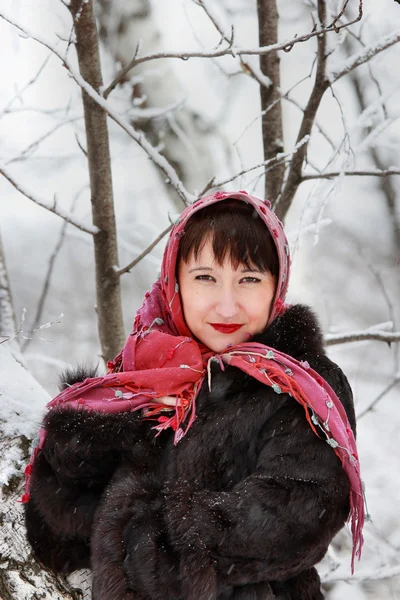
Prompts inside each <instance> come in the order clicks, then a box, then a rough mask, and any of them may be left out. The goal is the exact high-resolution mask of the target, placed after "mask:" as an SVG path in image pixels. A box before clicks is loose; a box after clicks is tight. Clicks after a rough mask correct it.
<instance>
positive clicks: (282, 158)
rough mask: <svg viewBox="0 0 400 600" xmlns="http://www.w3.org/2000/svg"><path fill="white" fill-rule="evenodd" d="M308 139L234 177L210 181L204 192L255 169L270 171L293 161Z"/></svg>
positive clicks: (307, 137)
mask: <svg viewBox="0 0 400 600" xmlns="http://www.w3.org/2000/svg"><path fill="white" fill-rule="evenodd" d="M308 141H309V136H306V137H305V138H304V139H302V140H300V141H299V142H297V144H296V145H295V147H294V148H293V150H292V151H291V152H281V153H279V154H276V156H274V157H273V158H269V159H268V160H264V161H263V162H261V163H259V164H258V165H254V166H253V167H249V168H248V169H243V170H242V171H240V172H239V173H236V174H235V175H233V176H232V177H229V178H228V179H224V180H223V181H215V179H212V180H211V181H210V183H209V184H208V185H207V187H206V188H205V189H204V190H203V192H202V194H204V193H205V192H206V191H208V190H209V189H212V188H220V187H223V186H224V185H226V184H227V183H231V181H234V180H235V179H237V178H238V177H241V176H242V175H246V174H247V173H251V171H255V170H256V169H260V168H261V167H264V173H268V171H272V169H274V168H275V167H276V166H277V165H282V164H285V163H286V162H289V161H291V160H292V158H293V156H294V155H295V154H296V152H298V151H299V149H300V148H301V147H302V146H303V145H304V144H307V142H308Z"/></svg>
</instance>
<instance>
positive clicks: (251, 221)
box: [178, 200, 279, 276]
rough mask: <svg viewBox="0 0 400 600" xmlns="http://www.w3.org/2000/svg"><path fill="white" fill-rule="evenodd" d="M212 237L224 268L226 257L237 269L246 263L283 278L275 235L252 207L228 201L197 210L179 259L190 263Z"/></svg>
mask: <svg viewBox="0 0 400 600" xmlns="http://www.w3.org/2000/svg"><path fill="white" fill-rule="evenodd" d="M209 236H210V237H211V238H212V249H213V253H214V257H215V260H216V261H217V263H218V264H219V265H222V263H223V261H224V259H225V257H226V255H228V256H229V258H230V259H231V261H232V264H233V265H234V267H235V268H237V267H238V265H239V264H244V265H245V266H246V268H254V267H256V268H257V269H259V270H260V271H264V272H270V273H272V275H275V276H278V275H279V260H278V253H277V250H276V246H275V243H274V240H273V238H272V235H271V234H270V232H269V230H268V228H267V226H266V225H265V223H264V222H263V221H262V219H260V217H259V216H258V214H257V212H256V211H255V210H254V208H253V207H252V206H250V205H249V204H246V203H245V202H239V201H237V200H236V201H235V200H226V201H223V202H218V203H216V204H212V205H211V206H208V207H206V208H204V209H202V210H199V211H197V212H196V213H195V214H194V215H193V216H192V217H190V219H189V221H188V222H187V224H186V226H185V231H184V235H183V237H182V240H181V243H180V247H179V254H178V264H179V260H180V259H182V260H183V261H184V262H186V263H187V262H188V260H189V257H190V255H191V253H192V252H194V256H195V258H196V259H197V256H198V254H199V252H200V250H201V249H202V247H203V245H204V243H205V241H206V239H207V238H208V237H209Z"/></svg>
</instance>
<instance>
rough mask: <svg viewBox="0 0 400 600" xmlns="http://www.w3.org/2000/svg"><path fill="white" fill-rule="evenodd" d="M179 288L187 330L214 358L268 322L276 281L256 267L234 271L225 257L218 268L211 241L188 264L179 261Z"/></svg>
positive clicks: (259, 329) (258, 330)
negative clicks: (213, 354) (216, 353)
mask: <svg viewBox="0 0 400 600" xmlns="http://www.w3.org/2000/svg"><path fill="white" fill-rule="evenodd" d="M178 283H179V290H180V295H181V300H182V306H183V313H184V317H185V320H186V324H187V326H188V327H189V329H190V330H191V332H192V333H193V335H194V336H195V337H196V338H197V339H198V340H200V341H201V342H203V344H205V345H206V346H207V347H208V348H210V350H213V351H214V352H221V351H222V350H224V349H225V348H226V347H227V346H228V345H236V344H240V343H242V342H245V341H247V340H248V339H249V338H250V337H252V336H253V335H254V334H256V333H258V332H260V331H262V330H263V329H264V328H265V326H266V324H267V322H268V318H269V314H270V311H271V303H272V300H273V297H274V294H275V286H276V281H275V277H274V276H273V275H271V274H270V273H265V272H262V271H258V270H257V268H256V267H254V269H251V270H249V269H248V268H247V267H246V266H245V265H239V266H238V268H237V269H235V268H234V267H233V265H232V263H231V261H230V258H229V257H227V258H225V260H224V263H223V265H222V266H220V265H219V264H218V263H216V262H215V261H214V255H213V251H212V244H211V240H210V239H208V240H207V241H206V243H205V244H204V246H203V248H202V249H201V250H200V252H199V254H198V256H197V259H195V257H194V253H192V254H191V255H190V257H189V262H188V263H185V262H183V261H182V260H181V261H180V263H179V266H178Z"/></svg>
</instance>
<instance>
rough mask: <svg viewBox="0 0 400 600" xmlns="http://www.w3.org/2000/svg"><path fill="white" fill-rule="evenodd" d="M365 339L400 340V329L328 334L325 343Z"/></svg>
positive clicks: (331, 343) (344, 342)
mask: <svg viewBox="0 0 400 600" xmlns="http://www.w3.org/2000/svg"><path fill="white" fill-rule="evenodd" d="M365 340H375V341H377V342H386V343H387V344H390V343H392V342H400V332H399V331H374V330H371V329H369V330H368V329H367V330H366V331H353V332H350V333H339V334H336V333H335V334H328V335H327V336H325V345H326V346H333V345H336V344H348V343H350V342H363V341H365Z"/></svg>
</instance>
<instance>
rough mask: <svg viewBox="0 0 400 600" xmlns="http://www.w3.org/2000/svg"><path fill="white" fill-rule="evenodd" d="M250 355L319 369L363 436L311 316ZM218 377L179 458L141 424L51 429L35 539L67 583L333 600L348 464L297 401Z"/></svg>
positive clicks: (234, 374) (79, 414)
mask: <svg viewBox="0 0 400 600" xmlns="http://www.w3.org/2000/svg"><path fill="white" fill-rule="evenodd" d="M253 341H257V342H260V343H263V344H266V345H268V346H271V347H273V348H275V349H277V350H279V351H281V352H284V353H287V354H289V355H291V356H292V357H294V358H296V359H297V360H304V361H308V362H309V364H310V366H311V367H312V368H313V369H314V370H316V371H317V372H318V373H319V374H320V375H321V376H322V377H324V378H325V379H326V381H327V382H328V383H329V384H330V386H331V387H332V388H333V389H334V391H335V392H336V394H337V395H338V397H339V399H340V400H341V402H342V404H343V406H344V408H345V410H346V412H347V416H348V418H349V421H350V424H351V426H352V428H353V431H355V417H354V407H353V400H352V393H351V389H350V387H349V384H348V382H347V379H346V377H345V376H344V374H343V373H342V371H341V370H340V368H339V367H338V366H337V365H336V364H334V363H333V362H332V361H331V360H330V359H329V358H328V357H327V356H326V354H325V352H324V349H323V341H322V335H321V331H320V328H319V325H318V322H317V320H316V318H315V316H314V315H313V313H312V312H311V311H310V310H309V309H308V308H306V307H304V306H301V305H295V306H292V307H290V308H289V309H287V311H286V312H285V313H284V314H283V315H282V316H281V317H279V318H277V319H276V320H275V321H274V322H273V323H272V325H270V326H269V327H268V328H267V329H266V330H265V331H264V332H262V333H260V334H258V335H257V336H255V337H254V338H253ZM212 371H213V372H212V389H211V391H209V390H208V386H207V384H206V385H203V388H202V390H201V391H200V394H199V396H198V398H197V418H196V421H195V422H194V424H193V426H192V428H191V430H190V432H189V433H188V434H187V436H186V437H185V438H183V439H182V440H181V441H180V442H179V444H178V445H177V446H174V443H173V433H171V431H166V432H162V433H161V435H159V436H158V437H155V436H154V431H152V430H151V427H152V425H153V423H152V422H151V421H146V420H143V419H142V417H141V416H140V414H139V413H117V414H101V413H96V412H94V411H77V410H73V409H71V408H69V409H66V408H62V407H59V408H55V409H53V410H51V411H50V412H49V413H48V414H47V415H46V417H45V427H46V428H47V438H46V441H45V446H44V448H43V450H42V452H41V453H40V454H39V456H38V457H37V459H36V462H35V464H34V469H33V473H32V480H31V500H30V502H29V503H28V504H27V505H26V525H27V531H28V539H29V541H30V543H31V545H32V548H33V550H34V553H35V555H36V556H37V557H38V559H39V560H40V561H41V562H42V563H43V564H44V565H46V566H48V567H50V568H52V569H53V570H54V571H56V572H70V571H73V570H75V569H78V568H82V567H88V566H91V568H92V570H93V575H94V583H93V600H273V599H282V600H320V599H322V598H323V595H322V593H321V591H320V582H319V577H318V574H317V571H316V569H315V568H314V565H315V564H316V563H318V562H319V561H320V560H321V559H322V557H323V556H324V554H325V552H326V550H327V548H328V545H329V543H330V542H331V540H332V538H333V536H334V535H335V534H336V533H337V532H338V531H339V530H340V529H341V528H342V527H343V525H344V523H345V521H346V519H347V516H348V512H349V484H348V480H347V477H346V475H345V472H344V471H343V469H342V466H341V463H340V460H339V459H338V457H337V456H336V454H335V453H334V452H333V450H332V448H331V447H330V446H329V445H328V444H327V443H326V442H325V441H323V440H322V439H320V438H318V437H317V436H316V435H315V433H314V432H313V431H312V430H311V428H310V426H309V424H308V423H307V420H306V417H305V414H304V409H303V408H302V407H301V406H300V405H299V404H298V403H297V402H295V401H294V400H293V398H291V397H290V396H289V395H287V394H281V395H277V394H276V393H274V392H273V391H272V390H271V388H269V387H267V386H265V385H263V384H260V383H259V382H258V381H256V380H255V379H253V378H251V377H250V376H248V375H247V374H245V373H244V372H242V371H240V370H238V369H235V368H234V367H229V366H227V367H226V369H225V371H223V372H222V371H221V370H220V367H219V365H213V368H212ZM86 375H88V374H86ZM80 376H85V374H84V373H80V374H78V375H77V376H75V378H73V377H71V376H69V379H68V381H67V382H66V383H69V384H71V383H73V382H74V381H75V380H79V377H80Z"/></svg>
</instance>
